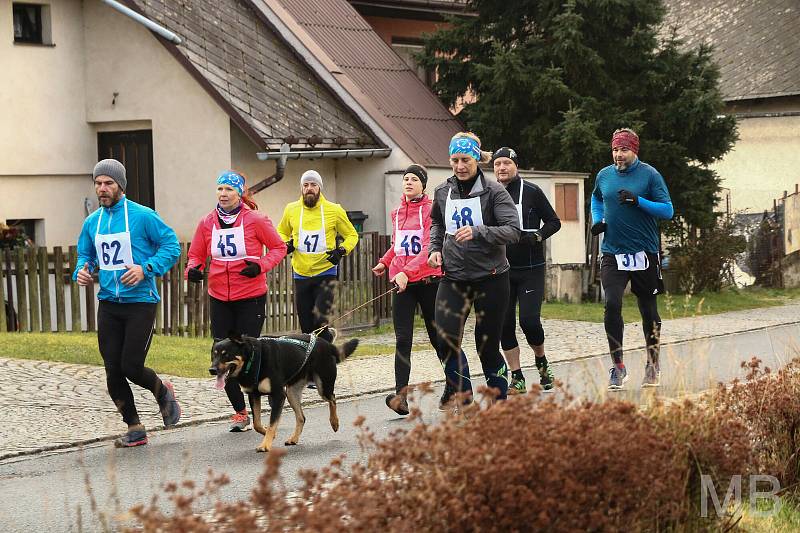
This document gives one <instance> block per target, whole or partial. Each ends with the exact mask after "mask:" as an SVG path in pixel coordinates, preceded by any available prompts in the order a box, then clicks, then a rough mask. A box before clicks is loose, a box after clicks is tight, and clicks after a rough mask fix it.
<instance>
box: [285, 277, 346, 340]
mask: <svg viewBox="0 0 800 533" xmlns="http://www.w3.org/2000/svg"><path fill="white" fill-rule="evenodd" d="M335 286H336V278H335V277H333V276H319V277H313V278H303V279H295V280H294V305H295V308H296V309H297V318H298V319H299V320H300V331H302V332H303V333H311V332H312V331H315V330H316V329H318V328H319V327H320V326H322V325H324V324H327V323H328V322H329V321H330V320H331V319H332V318H333V317H332V316H331V313H332V312H333V291H334V288H335ZM319 336H320V337H321V338H323V339H325V340H327V341H331V342H332V341H333V333H331V332H330V331H328V330H324V331H323V332H322V333H320V335H319Z"/></svg>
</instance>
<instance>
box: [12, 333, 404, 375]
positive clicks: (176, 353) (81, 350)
mask: <svg viewBox="0 0 800 533" xmlns="http://www.w3.org/2000/svg"><path fill="white" fill-rule="evenodd" d="M210 348H211V340H210V339H203V338H187V337H165V336H163V335H155V336H154V337H153V343H152V346H150V352H149V353H148V355H147V366H149V367H150V368H152V369H153V370H155V371H156V372H158V373H162V374H172V375H174V376H182V377H187V378H207V377H209V375H208V365H209V361H210ZM387 354H394V344H392V345H386V344H370V343H363V344H360V345H359V347H358V349H357V350H356V352H355V353H354V354H353V356H352V357H369V356H375V355H387ZM0 357H8V358H13V359H34V360H38V361H59V362H62V363H76V364H84V365H101V366H102V364H103V360H102V358H101V357H100V352H99V351H98V349H97V334H95V333H0Z"/></svg>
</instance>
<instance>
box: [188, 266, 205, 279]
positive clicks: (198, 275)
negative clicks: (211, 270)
mask: <svg viewBox="0 0 800 533" xmlns="http://www.w3.org/2000/svg"><path fill="white" fill-rule="evenodd" d="M186 278H187V279H188V280H189V281H191V282H192V283H200V282H201V281H203V271H202V270H200V265H197V266H193V267H191V268H190V269H189V270H188V271H187V272H186Z"/></svg>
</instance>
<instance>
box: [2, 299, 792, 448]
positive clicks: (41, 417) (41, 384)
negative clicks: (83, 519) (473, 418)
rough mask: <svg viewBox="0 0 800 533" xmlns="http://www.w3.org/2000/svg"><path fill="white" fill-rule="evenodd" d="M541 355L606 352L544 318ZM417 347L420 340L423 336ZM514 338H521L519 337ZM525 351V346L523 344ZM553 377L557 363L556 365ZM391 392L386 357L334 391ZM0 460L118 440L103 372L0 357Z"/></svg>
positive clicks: (141, 396) (208, 397)
mask: <svg viewBox="0 0 800 533" xmlns="http://www.w3.org/2000/svg"><path fill="white" fill-rule="evenodd" d="M798 321H800V304H791V305H785V306H781V307H771V308H764V309H754V310H748V311H736V312H731V313H724V314H719V315H711V316H706V317H702V318H692V317H688V318H677V319H668V320H665V321H664V325H663V328H662V331H663V333H662V334H663V339H662V341H663V343H664V344H667V345H668V344H670V343H675V342H680V341H686V340H692V339H698V338H705V337H711V336H716V335H724V334H729V333H736V332H740V331H748V330H753V329H760V328H765V327H769V326H776V325H780V324H787V323H793V322H798ZM544 327H545V332H546V334H547V341H546V346H547V352H548V357H549V358H550V360H551V361H554V362H558V361H565V360H574V359H580V358H584V357H590V356H596V355H602V354H605V353H606V351H607V345H606V341H605V333H604V330H603V325H602V324H597V323H591V322H579V321H570V320H545V321H544ZM473 332H474V321H470V322H468V324H467V326H466V332H465V342H464V349H465V351H466V352H467V355H468V357H469V360H470V366H471V368H472V369H473V373H474V374H475V373H476V372H477V369H480V363H479V360H478V358H477V356H476V353H475V342H474V340H473V339H472V335H473ZM415 334H416V337H415V342H418V343H422V342H425V340H426V339H425V334H424V332H423V331H420V330H418V331H416V332H415ZM518 337H519V338H520V339H521V340H524V337H523V336H522V334H521V332H519V333H518ZM625 338H626V339H627V349H628V350H631V349H640V348H642V347H643V342H642V341H643V338H642V330H641V324H639V323H632V324H627V325H626V326H625ZM363 340H364V342H369V343H375V344H378V343H386V345H387V346H388V350H391V349H392V347H393V346H394V336H393V334H389V335H375V336H369V337H365V338H364V339H363ZM522 344H523V345H524V342H523V343H522ZM522 362H523V366H524V367H525V366H532V365H533V352H532V350H530V349H529V348H527V346H523V349H522ZM555 370H556V374H557V365H556V367H555ZM165 377H168V378H169V379H171V380H172V382H173V383H174V385H175V390H176V394H177V396H178V400H179V401H180V403H181V406H182V408H183V418H182V420H181V423H182V424H191V423H198V422H202V421H208V420H218V419H220V418H226V417H228V416H229V415H230V414H231V408H230V407H229V406H228V403H227V399H226V397H225V394H224V392H222V391H217V390H215V389H213V388H212V380H211V379H189V378H179V377H169V376H165ZM441 380H442V372H441V367H440V366H439V362H438V359H437V357H436V355H435V353H434V351H433V350H432V349H431V350H426V351H416V352H415V353H414V354H413V356H412V372H411V382H412V383H419V382H423V381H441ZM393 388H394V360H393V357H391V356H376V357H363V358H356V359H351V360H348V361H346V362H345V363H344V364H342V365H341V366H340V367H339V380H338V382H337V387H336V393H337V396H338V397H339V398H346V397H350V396H354V395H361V394H367V393H375V392H381V391H390V390H392V389H393ZM132 389H133V391H134V395H135V397H136V404H137V407H138V408H139V411H140V415H141V417H142V422H143V423H144V424H145V425H146V426H147V427H148V428H149V429H151V430H152V429H157V428H159V427H160V426H161V425H162V422H161V417H160V416H159V414H158V409H157V407H156V403H155V400H154V399H153V398H152V396H151V395H150V393H149V392H147V391H144V390H143V389H140V388H139V387H136V386H132ZM318 398H319V397H318V396H317V394H316V391H313V390H310V389H309V390H306V392H305V396H304V403H311V402H314V401H315V400H318ZM0 412H2V413H3V423H2V425H0V459H3V458H6V457H11V456H15V455H20V454H25V453H32V452H35V451H40V450H47V449H54V448H59V447H67V446H70V445H74V444H78V443H81V442H92V441H97V440H102V439H107V438H109V437H112V436H115V435H119V434H120V433H122V432H123V431H124V429H125V428H124V425H123V424H122V422H121V420H120V418H119V415H118V414H117V413H116V410H115V409H114V407H113V404H112V403H111V400H110V399H109V397H108V394H107V392H106V386H105V374H104V372H103V368H102V367H94V366H86V365H71V364H64V363H52V362H43V361H27V360H21V359H4V358H0Z"/></svg>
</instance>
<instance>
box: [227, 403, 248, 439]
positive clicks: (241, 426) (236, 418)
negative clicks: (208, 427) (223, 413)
mask: <svg viewBox="0 0 800 533" xmlns="http://www.w3.org/2000/svg"><path fill="white" fill-rule="evenodd" d="M248 429H250V416H249V415H248V414H247V409H242V410H241V411H237V412H236V414H234V415H233V416H232V417H231V427H230V429H229V430H228V431H230V432H232V433H241V432H242V431H247V430H248Z"/></svg>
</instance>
